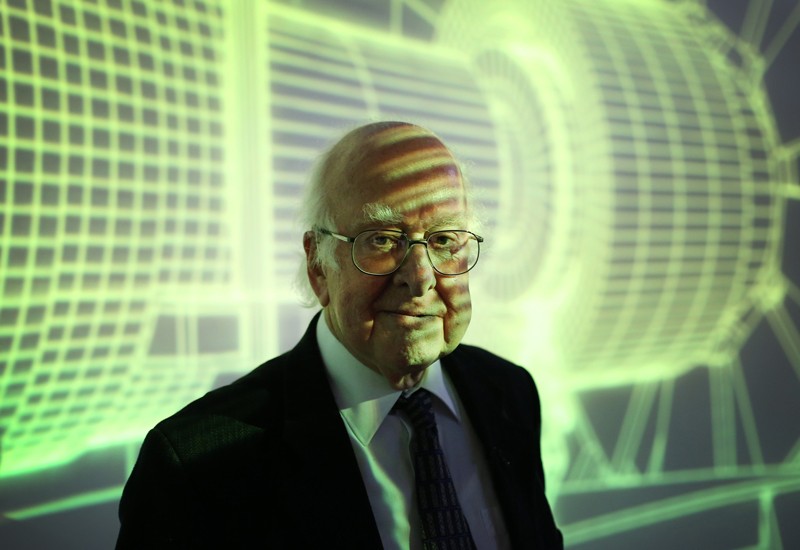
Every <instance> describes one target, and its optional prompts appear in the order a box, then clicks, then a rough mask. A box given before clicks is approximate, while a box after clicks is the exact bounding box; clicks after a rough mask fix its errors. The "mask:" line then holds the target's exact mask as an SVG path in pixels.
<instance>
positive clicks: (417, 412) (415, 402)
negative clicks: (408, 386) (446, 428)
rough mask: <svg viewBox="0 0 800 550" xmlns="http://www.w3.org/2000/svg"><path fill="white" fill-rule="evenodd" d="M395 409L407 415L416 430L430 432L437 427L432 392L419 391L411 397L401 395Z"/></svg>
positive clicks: (422, 389)
mask: <svg viewBox="0 0 800 550" xmlns="http://www.w3.org/2000/svg"><path fill="white" fill-rule="evenodd" d="M394 408H395V410H398V411H400V412H402V413H403V414H405V416H406V418H408V420H409V421H410V422H411V425H412V426H413V427H414V429H415V430H428V429H430V428H433V427H435V426H436V419H435V418H434V416H433V400H432V399H431V392H429V391H428V390H426V389H424V388H420V389H418V390H417V391H415V392H414V393H412V394H411V395H409V396H406V395H405V394H400V397H399V398H398V399H397V403H395V405H394Z"/></svg>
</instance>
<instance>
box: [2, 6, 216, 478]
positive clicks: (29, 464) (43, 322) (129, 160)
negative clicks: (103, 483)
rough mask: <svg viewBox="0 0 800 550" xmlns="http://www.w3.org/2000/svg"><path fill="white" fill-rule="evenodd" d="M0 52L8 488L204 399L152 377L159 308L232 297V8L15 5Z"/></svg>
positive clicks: (159, 373)
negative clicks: (12, 481) (205, 289)
mask: <svg viewBox="0 0 800 550" xmlns="http://www.w3.org/2000/svg"><path fill="white" fill-rule="evenodd" d="M4 4H5V5H4V8H3V10H2V27H1V28H2V51H0V67H2V73H0V74H1V76H0V91H2V98H1V99H0V138H1V139H2V141H3V147H2V151H3V154H4V157H3V158H2V161H1V164H0V171H1V172H0V208H1V209H2V210H0V212H2V231H0V265H1V266H2V277H0V284H2V287H1V288H2V290H1V292H2V310H1V311H0V346H1V347H0V357H2V360H1V361H0V375H2V376H1V377H0V397H1V398H2V407H1V408H0V432H2V434H3V435H2V458H1V459H0V460H1V461H2V475H11V474H14V473H20V472H23V471H26V470H30V469H36V468H38V467H42V466H47V465H53V464H56V463H58V462H61V461H64V460H69V459H71V458H73V457H74V456H75V455H76V454H77V453H80V452H82V451H83V450H86V449H87V448H89V447H91V446H96V445H98V444H100V443H99V442H102V441H105V440H109V441H113V440H115V439H124V438H125V434H126V432H127V433H130V431H131V430H136V427H137V426H138V427H139V428H138V429H139V430H141V428H142V427H144V426H145V425H149V424H150V423H151V422H152V418H153V416H152V415H153V414H154V413H155V411H163V412H164V413H168V412H170V411H172V410H174V409H175V408H176V407H177V405H178V404H179V403H181V402H183V401H186V400H188V399H189V398H190V396H192V395H196V394H197V392H198V391H200V390H201V389H204V387H207V383H208V381H206V383H205V384H203V383H202V382H200V381H197V382H192V383H188V384H180V383H177V382H173V383H169V381H170V380H174V379H176V378H179V377H180V371H179V369H178V368H177V366H175V367H173V369H172V371H170V370H169V367H167V368H164V369H160V370H155V371H153V370H152V369H151V370H148V369H141V368H139V367H137V365H141V364H142V362H143V360H144V359H145V358H146V355H147V352H148V347H149V346H150V341H151V339H152V337H153V334H152V333H153V330H154V327H155V321H156V317H157V315H158V311H159V307H158V306H159V296H161V297H164V296H168V289H169V288H177V285H179V284H180V285H187V284H191V285H211V286H221V285H225V284H227V283H228V281H229V279H230V277H231V273H230V266H229V265H227V263H228V262H229V261H230V255H231V250H230V243H229V241H228V238H229V235H227V233H228V229H227V228H226V225H225V220H224V218H223V214H224V213H225V210H226V202H225V195H224V193H223V192H222V191H223V186H224V184H225V181H224V177H223V173H224V171H223V163H224V161H225V158H224V150H225V143H224V138H225V136H224V128H225V117H224V114H223V105H222V95H221V86H222V84H223V83H222V82H221V78H222V76H221V69H220V68H221V66H222V64H223V63H224V53H225V52H224V51H223V48H222V46H223V42H222V40H223V38H224V36H223V26H222V24H221V16H222V13H221V7H219V3H215V2H199V1H198V2H192V3H189V5H188V6H185V5H184V3H183V2H175V3H171V2H157V3H151V2H137V1H131V2H128V1H125V2H122V1H112V0H109V1H103V2H77V1H73V2H70V1H58V0H56V1H52V2H51V1H39V0H36V1H28V2H26V1H11V0H6V1H5V2H4Z"/></svg>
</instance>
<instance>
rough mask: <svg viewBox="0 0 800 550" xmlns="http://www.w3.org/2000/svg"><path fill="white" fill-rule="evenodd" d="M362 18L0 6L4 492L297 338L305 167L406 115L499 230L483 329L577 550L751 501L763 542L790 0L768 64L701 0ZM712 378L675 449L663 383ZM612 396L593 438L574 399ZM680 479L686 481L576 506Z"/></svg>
mask: <svg viewBox="0 0 800 550" xmlns="http://www.w3.org/2000/svg"><path fill="white" fill-rule="evenodd" d="M289 4H293V5H289ZM355 4H357V3H350V4H348V3H347V2H341V3H337V2H329V3H327V4H326V3H322V4H321V5H317V3H316V2H311V1H309V2H291V3H289V2H287V3H283V2H267V1H262V2H254V1H253V2H251V1H245V0H240V1H236V2H223V1H221V0H220V1H199V0H198V1H193V2H174V3H173V2H153V3H150V2H137V1H111V0H109V1H99V2H97V3H94V2H76V1H65V0H53V1H52V2H25V1H21V0H20V1H16V2H13V1H11V0H6V2H5V7H4V9H3V11H2V18H3V20H2V27H0V33H1V34H0V36H1V37H2V47H3V50H2V55H0V63H2V65H0V71H2V77H1V79H2V88H0V92H1V93H2V97H0V139H2V143H3V145H2V149H0V151H2V154H3V155H4V156H3V157H2V158H0V171H2V174H1V175H0V178H2V180H0V209H1V210H0V213H1V214H2V222H1V223H2V231H0V247H1V248H2V250H0V262H2V263H1V264H0V266H2V276H0V284H2V309H1V310H0V396H2V404H1V405H0V433H2V440H1V441H2V447H0V448H1V449H2V455H0V480H1V479H2V478H3V477H11V476H16V475H22V474H26V473H27V474H30V473H31V472H35V471H37V470H42V469H45V468H52V467H54V466H56V465H58V464H60V463H64V462H67V461H70V460H73V459H75V458H76V457H78V456H80V455H81V454H82V453H84V452H86V451H87V450H88V451H90V450H97V449H102V448H104V447H107V446H110V445H112V444H115V443H120V442H132V443H131V446H132V448H135V446H136V445H138V442H139V441H140V440H141V438H142V437H143V434H144V431H145V430H146V429H147V428H149V427H150V426H151V425H152V424H153V423H154V422H156V421H157V420H159V419H160V418H163V417H164V416H166V415H168V414H170V413H171V412H173V411H175V410H177V409H178V408H180V407H181V406H182V405H183V404H185V403H186V402H188V401H189V400H191V399H192V398H194V397H195V396H198V395H200V394H202V393H204V392H205V391H207V390H208V389H209V388H211V387H212V386H213V384H214V381H215V380H216V379H217V378H218V377H219V376H220V375H224V374H226V373H231V372H238V373H242V372H245V371H247V370H249V369H250V368H252V367H253V366H255V365H256V364H258V363H259V362H260V361H261V360H263V359H264V358H266V357H269V356H272V355H275V354H276V353H278V352H279V351H281V350H282V349H285V348H286V347H288V346H289V345H291V344H292V343H293V342H294V340H295V339H296V337H297V336H298V333H299V331H300V330H301V329H302V328H303V327H304V324H305V320H306V319H307V318H308V316H309V313H308V312H305V313H304V312H298V311H297V309H298V308H297V306H295V305H294V304H295V299H294V297H292V296H290V295H289V292H288V291H287V290H288V288H289V287H290V286H291V285H292V281H293V278H294V276H295V273H296V271H297V264H298V262H299V261H300V247H299V243H300V230H301V229H300V228H299V227H297V226H296V224H295V216H296V212H297V206H298V202H299V199H300V196H301V194H302V189H303V186H304V183H305V180H306V178H307V174H308V169H309V166H310V162H311V161H312V160H313V159H314V158H315V156H316V155H318V154H319V151H320V150H321V149H322V148H323V147H325V145H327V144H328V143H329V142H330V141H331V140H332V139H335V138H336V137H338V135H340V134H341V133H342V131H343V130H344V129H346V128H347V127H348V126H350V125H352V124H355V123H358V122H360V121H363V120H365V119H370V118H400V119H410V120H413V121H417V122H420V123H422V124H424V125H427V126H429V127H431V128H433V129H434V130H435V131H437V132H438V133H439V134H440V135H442V137H443V138H444V139H445V140H446V141H447V142H448V143H450V144H451V145H452V146H453V148H454V149H455V150H456V152H457V153H458V154H459V155H460V156H461V157H462V158H463V159H464V160H465V161H466V162H467V165H468V170H469V176H470V178H471V180H472V181H473V184H474V186H475V187H476V190H477V193H478V195H479V197H480V198H481V203H482V208H483V211H484V214H485V217H486V227H485V228H484V233H485V234H486V237H487V247H486V250H485V254H484V255H483V256H482V259H481V264H482V265H481V267H480V268H479V269H478V270H476V271H475V272H473V289H474V294H475V296H474V300H475V303H476V306H475V307H476V315H475V318H474V320H473V325H472V329H471V330H470V333H469V334H468V340H469V341H470V342H472V343H477V344H479V345H484V346H485V347H488V348H490V349H492V350H493V351H496V352H498V353H500V354H503V355H506V356H508V357H509V358H511V359H513V360H516V361H518V362H519V363H521V364H524V365H527V366H529V367H530V368H531V370H532V371H533V372H534V374H535V376H536V379H537V382H538V383H539V386H540V389H541V391H542V394H543V408H544V414H545V430H546V432H545V441H544V446H545V448H546V450H547V451H548V452H547V456H546V457H545V460H546V465H547V467H548V475H549V478H548V482H549V484H550V491H551V493H552V499H553V501H554V502H555V503H556V510H557V513H558V515H559V519H560V520H561V523H562V526H563V528H564V531H565V536H566V538H567V541H568V542H569V543H571V544H580V543H591V542H592V541H598V543H599V544H602V542H603V540H604V537H608V536H613V535H615V534H619V533H623V532H628V531H634V530H636V529H641V528H643V527H646V526H648V525H652V524H655V523H658V522H665V521H669V520H672V519H674V518H679V517H682V516H687V515H691V514H698V513H701V512H704V511H707V510H712V509H716V508H723V507H725V506H730V505H732V504H734V503H737V502H753V503H756V505H757V506H758V508H759V510H760V518H761V519H760V520H759V521H760V528H759V529H758V532H755V533H754V534H753V536H754V537H755V539H754V540H755V541H757V542H758V543H759V544H760V545H761V546H762V547H780V532H779V531H778V528H777V522H776V521H775V510H774V502H775V499H776V498H778V497H780V496H781V495H788V494H797V493H798V492H800V481H798V480H799V479H800V460H798V457H800V439H795V440H794V441H793V442H790V445H789V451H788V452H787V454H786V455H785V456H784V457H783V458H782V459H780V460H774V459H769V458H766V457H765V456H764V453H763V451H762V446H761V442H760V440H759V433H758V428H757V423H756V421H755V418H754V411H753V405H752V402H751V399H750V397H749V393H748V388H747V385H746V383H745V378H744V375H743V372H742V364H741V361H740V360H739V352H740V349H741V348H742V346H743V345H744V344H745V343H746V342H747V341H748V338H749V337H750V335H751V333H752V332H753V330H754V328H755V327H756V326H757V325H758V324H759V323H760V322H761V321H762V319H763V318H765V317H766V319H767V321H768V322H769V324H770V326H771V327H772V329H773V332H774V334H775V335H776V337H777V338H778V340H779V342H780V343H781V345H782V347H783V349H784V351H785V354H786V356H787V357H788V358H789V360H790V362H791V365H792V366H793V367H794V369H795V373H794V374H795V377H794V378H793V380H794V381H795V382H797V378H800V344H798V342H800V334H798V330H797V328H796V326H795V325H794V323H793V322H792V319H791V317H790V316H789V314H788V310H787V304H791V303H793V304H796V305H798V304H800V289H798V286H797V282H796V281H791V280H789V279H788V278H786V277H785V276H784V275H783V274H782V272H781V259H782V247H783V244H784V242H783V241H784V239H786V235H785V234H784V231H785V220H784V213H785V209H786V202H787V200H797V199H798V198H800V190H799V189H800V187H799V186H798V175H797V164H798V158H799V157H800V147H798V146H797V144H796V143H790V144H785V143H782V141H781V138H780V136H779V135H778V133H777V130H776V127H775V120H774V114H773V112H772V109H771V106H770V104H769V101H768V98H767V96H766V93H765V90H764V87H763V75H764V73H765V72H766V71H767V69H768V68H769V65H770V63H771V62H772V61H773V60H774V58H775V56H776V55H777V52H779V51H780V49H781V48H782V47H783V42H784V41H786V40H787V37H788V36H789V35H791V34H792V33H793V32H794V31H795V30H796V29H797V27H798V25H800V7H795V9H794V10H793V11H792V12H791V13H792V16H791V17H790V18H789V19H788V20H787V21H786V22H785V23H784V25H783V26H782V27H781V28H780V30H779V32H778V33H776V34H775V38H774V39H773V40H772V41H771V42H770V43H769V44H768V46H767V47H766V48H764V50H763V51H764V52H765V53H763V54H762V53H760V50H759V48H758V44H760V43H761V42H762V40H763V38H764V32H765V31H764V20H765V19H766V17H767V16H768V15H769V10H770V8H769V3H763V4H762V3H759V2H755V1H754V2H751V3H750V6H751V7H750V10H749V11H748V13H747V16H746V20H745V24H744V27H743V30H742V33H741V35H737V34H735V33H733V32H732V31H730V30H729V29H728V28H727V27H725V26H724V25H723V24H722V23H721V22H720V21H718V20H717V19H716V17H715V16H714V15H713V14H712V13H711V12H710V11H709V10H708V9H707V8H706V7H705V6H704V5H703V4H702V3H701V2H696V1H689V0H686V1H671V2H670V1H662V0H637V1H634V0H624V1H623V0H613V1H612V0H569V1H566V0H558V1H556V0H538V1H530V0H529V1H523V0H518V1H513V0H504V1H499V2H486V1H485V0H483V1H481V0H449V1H443V2H433V3H423V2H417V1H411V0H408V1H400V0H396V1H387V2H382V3H373V4H370V5H371V6H373V9H374V10H375V11H374V12H371V13H370V15H369V17H372V18H374V20H373V22H372V23H369V22H368V21H365V20H364V19H362V18H367V16H366V15H363V12H362V11H360V10H361V9H362V8H364V6H361V7H360V8H359V7H358V6H355ZM333 5H338V8H337V9H334V8H333V7H332V6H333ZM348 5H349V6H350V7H349V8H347V7H346V6H348ZM325 6H327V10H328V12H326V11H325V9H326V8H325ZM431 6H435V7H431ZM331 10H332V11H331ZM320 12H321V13H322V15H315V14H314V13H320ZM359 14H361V15H359ZM374 21H379V22H378V23H375V22H374ZM499 235H518V236H521V239H523V240H524V242H525V244H526V246H524V247H520V244H519V240H515V241H512V240H508V239H505V240H501V239H499V238H498V237H497V236H499ZM499 326H502V327H504V329H503V331H502V332H499V331H498V330H497V327H499ZM699 365H702V366H707V368H708V375H709V381H710V384H709V391H708V394H707V395H706V399H707V400H708V403H709V406H708V410H709V415H710V418H709V419H708V422H710V424H711V426H712V433H711V437H712V441H711V452H710V455H709V456H708V457H705V458H704V459H703V460H701V461H700V462H699V463H698V464H693V465H691V466H686V467H676V466H675V465H674V464H673V463H672V462H671V460H672V459H671V458H670V456H671V455H670V452H671V451H672V450H674V449H675V447H676V445H679V444H680V443H676V438H675V437H674V430H675V425H674V423H675V418H676V416H675V415H676V412H675V411H676V406H677V403H678V401H679V399H680V395H679V394H678V392H677V390H676V386H677V384H678V383H677V382H676V381H677V380H678V379H680V377H682V376H684V375H686V374H687V373H688V372H690V371H691V369H693V368H695V367H697V366H699ZM621 387H625V388H629V389H630V397H629V399H628V400H627V404H626V410H625V412H624V414H623V415H622V418H623V420H622V422H621V426H620V429H619V433H618V434H616V435H615V436H614V437H611V438H609V437H605V436H603V435H602V434H600V433H599V432H598V429H597V424H596V422H595V419H593V418H592V415H591V412H590V409H589V407H587V406H586V400H585V399H584V397H585V396H586V395H591V392H593V391H598V390H607V389H614V388H621ZM795 393H797V394H798V395H800V384H798V385H797V388H796V390H795ZM609 440H610V444H609ZM672 452H674V451H672ZM642 457H644V458H642ZM710 480H715V481H724V483H719V484H717V485H714V486H713V487H706V486H703V487H702V488H698V487H696V486H695V485H691V484H692V483H696V482H700V481H710ZM667 486H672V487H687V488H686V489H684V490H680V491H679V494H678V495H677V496H675V494H674V493H673V494H672V496H667V497H662V496H659V497H651V498H649V499H648V500H647V501H646V502H645V504H644V505H642V504H641V503H638V505H637V506H634V504H630V505H623V506H620V507H618V508H617V509H614V510H606V509H603V508H600V509H599V510H598V511H596V512H595V513H589V514H584V515H583V516H578V515H575V514H572V513H571V511H570V508H569V504H570V503H571V502H574V499H575V498H578V497H580V496H581V495H584V496H587V497H589V498H591V497H592V495H594V494H596V493H598V492H599V491H604V490H605V491H608V490H626V489H632V488H641V487H655V488H659V487H667ZM114 494H116V493H115V492H114V491H113V490H111V491H108V490H105V491H100V492H99V493H87V495H85V496H84V500H85V501H88V502H95V501H97V499H98V498H99V499H103V498H113V495H114ZM570 499H573V500H570ZM79 502H81V497H80V496H79V497H77V499H76V498H75V497H69V498H67V499H65V500H64V501H62V502H61V503H60V504H59V503H50V504H47V503H43V504H41V505H40V506H37V507H33V508H28V509H26V510H20V511H18V513H17V514H16V517H18V518H24V517H30V516H35V515H37V514H38V513H46V512H47V511H52V510H56V509H64V508H65V507H67V508H68V507H70V506H73V505H77V504H76V503H79ZM632 502H633V501H632ZM562 503H563V504H562Z"/></svg>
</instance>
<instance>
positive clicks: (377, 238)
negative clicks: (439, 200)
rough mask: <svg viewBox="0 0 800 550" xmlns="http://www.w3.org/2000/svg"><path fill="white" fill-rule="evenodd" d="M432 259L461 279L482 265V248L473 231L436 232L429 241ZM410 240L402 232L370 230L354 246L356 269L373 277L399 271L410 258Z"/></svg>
mask: <svg viewBox="0 0 800 550" xmlns="http://www.w3.org/2000/svg"><path fill="white" fill-rule="evenodd" d="M426 243H427V246H426V249H427V252H428V258H429V259H430V262H431V264H432V265H433V267H434V268H435V269H436V270H437V271H439V272H440V273H442V274H445V275H460V274H461V273H466V272H467V271H469V270H470V269H472V268H473V267H474V266H475V264H476V263H477V261H478V254H479V252H480V244H479V243H478V240H477V239H476V238H475V235H473V234H472V233H470V232H469V231H462V230H453V231H436V232H434V233H431V234H430V235H429V236H428V238H427V239H426ZM408 247H409V240H408V237H407V236H406V235H405V234H404V233H401V232H398V231H381V230H370V231H364V232H363V233H359V234H358V235H357V236H356V238H355V241H354V242H353V261H354V262H355V264H356V266H357V267H358V268H359V269H361V270H362V271H365V272H367V273H371V274H373V275H385V274H388V273H391V272H392V271H395V270H396V269H397V268H398V267H399V266H400V264H402V263H403V260H404V259H405V257H406V254H407V252H408Z"/></svg>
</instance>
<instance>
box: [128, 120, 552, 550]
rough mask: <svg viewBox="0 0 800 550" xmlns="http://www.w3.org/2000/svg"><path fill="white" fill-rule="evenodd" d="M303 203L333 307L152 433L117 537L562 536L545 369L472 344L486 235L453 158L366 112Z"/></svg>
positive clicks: (322, 294)
mask: <svg viewBox="0 0 800 550" xmlns="http://www.w3.org/2000/svg"><path fill="white" fill-rule="evenodd" d="M306 207H307V212H308V217H309V220H308V221H309V226H310V227H311V229H310V230H309V231H308V232H306V233H305V235H304V238H303V245H304V248H305V252H306V259H307V262H306V263H307V274H308V282H309V283H310V286H311V289H312V290H313V292H314V295H315V296H316V298H317V300H318V301H319V303H320V304H321V305H322V308H323V309H322V313H321V315H317V316H316V317H315V318H314V320H313V321H312V323H311V326H310V327H309V329H308V331H307V332H306V334H305V336H303V338H302V340H301V341H300V342H299V343H298V344H297V346H296V347H295V348H294V349H293V350H291V351H290V352H288V353H286V354H284V355H281V356H280V357H277V358H275V359H273V360H271V361H268V362H267V363H265V364H263V365H262V366H260V367H259V368H257V369H256V370H254V371H252V372H251V373H250V374H248V375H246V376H245V377H243V378H241V379H240V380H238V381H236V382H234V383H233V384H231V385H229V386H226V387H223V388H220V389H218V390H215V391H213V392H211V393H209V394H207V395H206V396H205V397H203V398H201V399H199V400H198V401H196V402H194V403H192V404H190V405H189V406H187V407H186V408H184V409H183V410H182V411H180V412H178V413H177V414H176V415H174V416H172V417H171V418H168V419H167V420H164V421H163V422H161V423H159V424H158V425H157V426H156V427H155V428H154V429H153V430H152V431H151V432H150V433H149V434H148V436H147V438H146V440H145V442H144V444H143V446H142V450H141V453H140V456H139V460H138V462H137V464H136V466H135V468H134V470H133V473H132V474H131V478H130V480H129V481H128V483H127V485H126V487H125V491H124V493H123V497H122V501H121V504H120V518H121V521H122V528H121V531H120V536H119V541H118V548H155V547H164V546H166V547H170V546H176V547H188V548H195V547H213V548H233V547H248V548H249V547H254V548H256V547H263V548H345V549H356V548H365V549H373V548H375V549H379V548H386V549H401V548H403V549H405V548H412V549H415V548H425V549H434V548H436V549H449V548H454V549H455V548H478V549H484V548H548V549H549V548H561V547H562V540H561V534H560V532H559V531H558V529H557V527H556V526H555V523H554V521H553V517H552V514H551V512H550V507H549V504H548V502H547V499H546V498H545V494H544V475H543V470H542V463H541V458H540V449H539V435H540V434H539V426H540V418H539V399H538V395H537V392H536V387H535V386H534V383H533V380H532V379H531V377H530V375H529V374H528V373H527V371H525V370H524V369H522V368H520V367H518V366H515V365H513V364H511V363H509V362H507V361H505V360H503V359H501V358H499V357H497V356H495V355H492V354H491V353H489V352H487V351H484V350H481V349H478V348H474V347H471V346H466V345H459V343H460V341H461V339H462V337H463V335H464V332H465V331H466V329H467V326H468V325H469V321H470V317H471V314H472V309H471V302H470V294H469V278H468V277H469V276H468V271H469V270H470V269H472V268H473V267H475V264H476V262H477V261H478V255H479V250H480V242H481V241H482V238H481V237H479V236H478V235H476V234H474V233H472V232H471V231H470V228H471V227H472V225H471V211H470V204H469V201H468V196H467V193H466V190H465V184H464V181H463V179H462V175H461V172H460V170H459V167H458V163H457V162H456V160H455V158H454V157H453V155H452V153H451V152H450V151H449V150H448V149H447V147H446V146H445V145H444V144H443V143H442V142H441V141H440V140H439V139H438V138H437V137H436V136H435V135H434V134H432V133H431V132H430V131H428V130H426V129H424V128H421V127H419V126H415V125H412V124H408V123H403V122H380V123H374V124H368V125H366V126H362V127H360V128H357V129H355V130H353V131H351V132H350V133H349V134H347V135H346V136H345V137H344V138H342V139H341V140H340V141H339V142H338V143H337V144H336V145H334V146H333V148H332V149H330V150H329V151H328V153H327V154H326V155H325V156H324V157H323V158H322V160H321V162H320V163H319V165H318V169H317V172H316V174H315V178H314V181H313V182H312V187H311V192H310V193H309V199H308V201H307V205H306Z"/></svg>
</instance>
